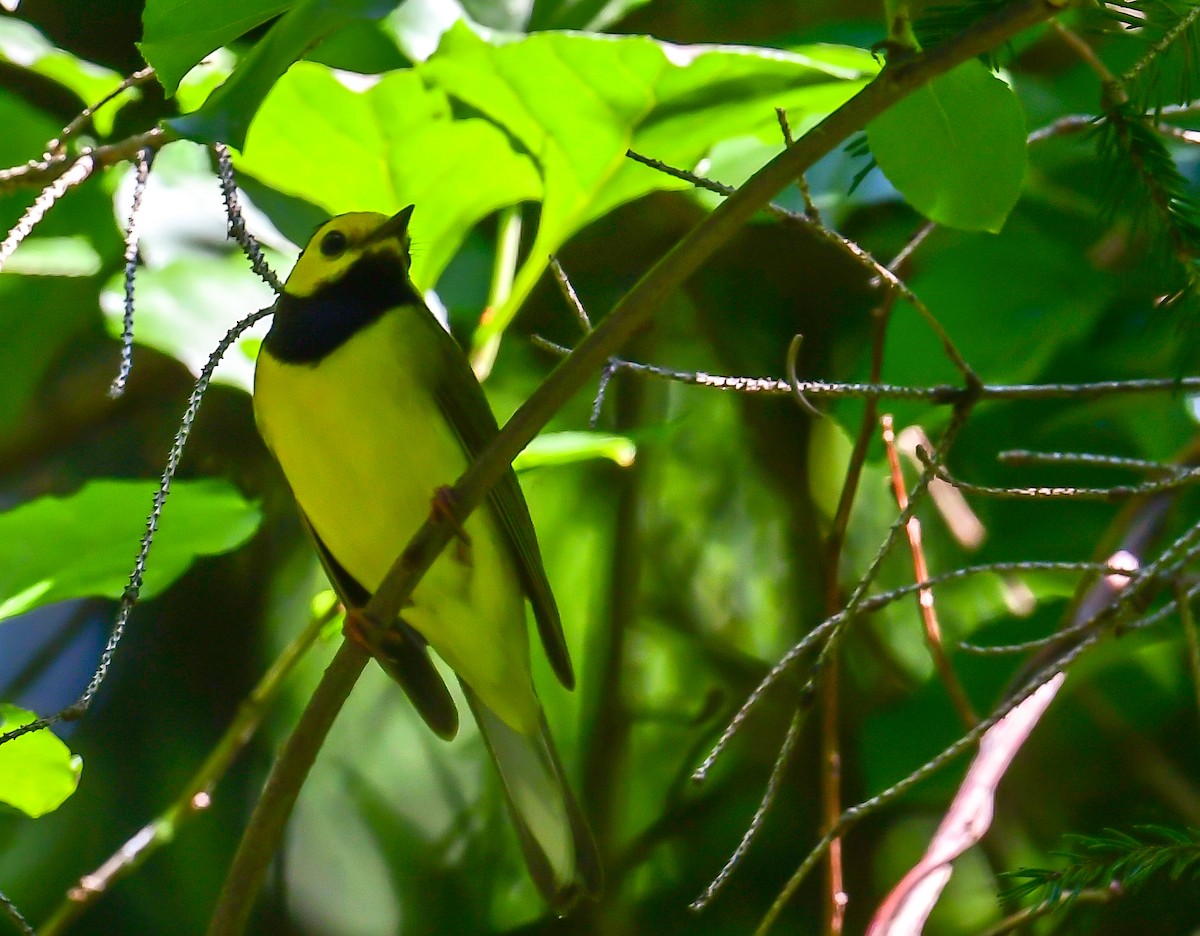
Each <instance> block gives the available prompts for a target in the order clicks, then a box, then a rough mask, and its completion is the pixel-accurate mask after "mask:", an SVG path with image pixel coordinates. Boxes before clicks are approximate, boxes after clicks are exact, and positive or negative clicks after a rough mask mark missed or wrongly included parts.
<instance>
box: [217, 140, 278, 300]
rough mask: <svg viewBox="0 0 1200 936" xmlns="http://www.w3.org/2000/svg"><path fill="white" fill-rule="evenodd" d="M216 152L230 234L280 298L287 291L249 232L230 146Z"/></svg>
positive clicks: (219, 147)
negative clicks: (240, 199)
mask: <svg viewBox="0 0 1200 936" xmlns="http://www.w3.org/2000/svg"><path fill="white" fill-rule="evenodd" d="M213 150H214V151H215V152H216V154H217V176H218V178H219V179H220V180H221V194H222V196H223V197H224V198H225V217H226V219H227V221H228V225H229V227H228V235H229V237H230V238H231V239H232V240H234V241H236V242H237V244H238V245H239V246H240V247H241V248H242V251H243V252H244V253H245V254H246V257H247V259H249V261H250V269H252V270H253V271H254V273H255V275H256V276H258V278H259V279H261V280H262V281H263V282H264V283H266V284H267V285H268V286H270V287H271V288H272V289H273V290H275V294H276V295H279V294H280V293H282V292H283V283H282V282H280V280H279V277H278V276H276V275H275V271H274V270H272V269H271V265H270V264H269V263H267V260H266V258H265V257H264V256H263V254H262V248H261V247H259V245H258V241H257V240H256V239H255V237H254V235H253V234H251V233H250V232H249V231H247V230H246V218H245V216H244V215H243V214H242V206H241V203H240V202H239V201H238V190H237V180H236V179H234V177H233V160H232V159H230V156H229V147H228V146H226V145H225V144H224V143H215V144H213Z"/></svg>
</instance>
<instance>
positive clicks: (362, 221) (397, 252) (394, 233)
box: [285, 205, 413, 298]
mask: <svg viewBox="0 0 1200 936" xmlns="http://www.w3.org/2000/svg"><path fill="white" fill-rule="evenodd" d="M412 210H413V209H412V205H409V206H408V207H407V208H405V209H403V210H402V211H400V212H398V213H397V214H394V215H392V217H390V218H389V217H388V216H387V215H383V214H379V213H378V212H374V211H358V212H354V213H352V214H344V215H339V216H338V217H336V218H334V219H332V220H331V221H326V222H325V223H324V224H322V225H321V226H320V227H319V228H317V230H316V233H315V234H313V236H312V239H311V240H310V241H309V242H308V246H306V247H305V248H304V250H302V251H301V252H300V257H299V259H297V260H296V265H295V266H294V267H293V268H292V272H291V274H290V275H289V276H288V280H287V285H286V287H285V291H286V292H287V293H288V294H289V295H291V296H295V297H297V298H303V297H306V296H311V295H313V294H315V293H317V292H319V291H320V290H321V288H322V287H323V286H326V285H328V284H331V283H336V282H338V281H340V280H341V279H342V277H344V276H345V275H346V273H347V272H348V271H349V270H350V268H351V267H353V266H354V265H355V264H356V263H358V261H359V260H361V259H362V258H363V257H364V256H365V255H367V254H384V255H386V257H387V259H388V260H389V262H391V263H397V264H399V265H400V266H401V267H402V269H403V273H404V275H405V276H407V275H408V266H409V253H408V248H409V237H408V220H409V218H410V217H411V216H412Z"/></svg>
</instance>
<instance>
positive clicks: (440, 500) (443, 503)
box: [429, 484, 471, 566]
mask: <svg viewBox="0 0 1200 936" xmlns="http://www.w3.org/2000/svg"><path fill="white" fill-rule="evenodd" d="M456 506H457V504H456V503H455V498H454V489H453V488H452V487H450V486H449V485H447V484H443V485H442V486H441V487H440V488H438V489H437V490H436V491H434V492H433V500H432V501H431V502H430V505H429V510H430V514H431V515H432V516H433V519H434V520H436V521H437V522H439V523H441V522H443V521H446V520H448V521H450V523H452V524H453V525H454V537H455V539H456V540H457V543H456V545H455V550H454V557H455V558H456V559H457V560H458V561H459V562H461V563H462V564H463V565H466V566H470V565H471V536H470V534H469V533H467V531H466V529H465V528H464V527H463V525H462V524H461V523H459V522H458V516H457V515H458V512H457V510H455V508H456Z"/></svg>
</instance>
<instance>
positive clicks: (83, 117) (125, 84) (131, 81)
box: [46, 66, 154, 159]
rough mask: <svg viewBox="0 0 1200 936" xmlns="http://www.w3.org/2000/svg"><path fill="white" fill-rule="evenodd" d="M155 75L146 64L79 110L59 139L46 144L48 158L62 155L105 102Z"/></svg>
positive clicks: (64, 128)
mask: <svg viewBox="0 0 1200 936" xmlns="http://www.w3.org/2000/svg"><path fill="white" fill-rule="evenodd" d="M153 77H154V69H153V68H151V67H149V66H146V67H145V68H142V69H139V70H138V71H135V72H134V73H133V74H132V75H129V76H128V77H126V78H125V79H124V80H123V81H122V82H121V83H120V84H119V85H117V86H116V87H115V88H114V89H113V90H112V91H110V92H109V93H108V94H106V95H104V97H102V98H101V99H100V100H99V101H97V102H96V103H95V104H89V105H88V106H87V107H85V108H84V109H83V110H82V111H80V112H79V114H78V115H77V116H76V117H75V119H74V120H72V121H71V122H70V123H69V124H67V125H66V126H65V127H63V129H62V133H60V134H59V135H58V139H56V140H51V141H50V142H49V143H48V144H47V145H46V158H47V159H49V158H51V157H54V156H58V155H61V154H62V150H63V146H64V145H65V144H66V142H67V139H68V138H69V137H72V136H74V135H75V134H76V133H78V132H79V131H80V130H81V129H83V126H84V124H86V123H87V122H88V121H89V120H91V118H92V115H93V114H95V113H96V111H98V110H100V108H102V107H103V106H104V105H105V104H107V103H108V102H109V101H113V100H115V99H116V98H117V97H118V96H120V95H121V94H124V93H125V92H126V91H128V90H129V89H130V88H133V87H136V86H137V85H140V84H145V83H146V82H147V81H149V80H150V79H151V78H153Z"/></svg>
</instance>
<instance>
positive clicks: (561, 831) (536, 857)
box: [254, 206, 600, 915]
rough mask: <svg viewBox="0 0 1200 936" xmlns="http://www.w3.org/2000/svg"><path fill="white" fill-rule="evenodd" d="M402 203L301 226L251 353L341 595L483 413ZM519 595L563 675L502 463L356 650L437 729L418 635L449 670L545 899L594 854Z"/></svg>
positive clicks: (360, 597) (411, 522)
mask: <svg viewBox="0 0 1200 936" xmlns="http://www.w3.org/2000/svg"><path fill="white" fill-rule="evenodd" d="M411 214H412V206H409V207H408V208H405V209H404V210H403V211H401V212H399V213H398V214H396V215H395V216H393V217H391V218H388V217H385V216H384V215H381V214H374V213H365V212H363V213H354V214H345V215H341V216H339V217H336V218H333V219H332V220H330V221H327V222H326V223H325V224H323V225H321V226H320V227H319V228H318V229H317V231H316V233H315V234H314V235H313V236H312V239H311V240H310V241H309V242H308V244H307V246H306V247H305V248H304V250H303V251H302V252H301V254H300V257H299V259H298V260H297V261H296V265H295V267H294V268H293V270H292V272H291V274H290V275H289V277H288V279H287V283H286V286H285V287H284V291H283V293H282V294H281V295H280V296H279V299H278V301H277V302H276V305H275V312H274V317H273V320H272V325H271V329H270V332H269V333H268V334H267V337H266V338H265V339H264V341H263V344H262V348H261V351H260V353H259V357H258V363H257V367H256V371H255V380H254V414H255V420H256V422H257V424H258V428H259V432H260V433H261V435H262V437H263V439H264V440H265V441H266V443H267V446H268V448H269V449H270V450H271V452H272V454H273V455H274V456H275V458H276V459H277V460H278V462H279V464H280V466H281V467H282V469H283V473H284V475H285V476H286V478H287V480H288V483H289V484H290V486H291V489H292V493H293V494H294V496H295V499H296V501H297V503H298V505H299V508H300V512H301V515H302V517H303V520H304V523H305V525H306V527H307V528H308V531H309V533H310V534H311V537H312V541H313V543H314V545H315V548H316V551H317V553H318V554H319V556H320V559H321V562H322V564H323V566H324V568H325V571H326V573H327V574H328V576H329V578H330V580H331V581H332V583H333V585H334V587H335V589H336V590H337V591H338V593H339V595H340V597H341V599H342V601H343V603H344V604H345V605H346V606H347V608H357V607H362V606H363V605H364V604H365V603H366V601H367V599H368V598H369V596H370V594H371V593H372V592H373V591H374V590H375V589H376V588H377V587H378V586H379V584H380V582H381V581H382V580H383V577H384V575H385V574H386V572H387V570H388V568H389V567H390V566H391V564H392V562H393V560H394V559H395V558H396V556H397V555H398V554H399V552H400V550H401V549H402V548H403V547H404V545H405V544H406V543H407V542H408V541H409V539H410V538H411V537H412V535H413V534H414V533H415V532H416V531H417V529H418V528H419V527H420V526H421V525H422V523H424V521H425V520H426V519H427V518H428V516H429V512H430V509H431V506H430V505H431V498H432V497H434V496H435V492H437V491H439V490H440V489H441V488H442V486H444V485H447V484H450V483H452V482H453V481H454V479H456V478H457V477H458V476H459V475H460V474H462V472H463V471H464V470H465V469H466V467H467V464H468V462H469V460H470V459H471V458H472V457H474V456H475V454H476V453H477V452H478V451H479V450H480V449H482V447H483V446H484V445H485V444H486V443H487V442H489V441H490V440H491V438H492V437H493V436H495V434H496V433H497V431H498V429H497V425H496V420H495V417H494V416H493V415H492V411H491V409H490V408H489V406H488V403H487V400H486V398H485V397H484V394H483V390H482V388H481V387H480V386H479V383H478V381H477V380H476V379H475V375H474V374H473V373H472V371H471V367H470V365H469V363H468V361H467V359H466V356H465V355H464V354H463V352H462V350H461V349H460V348H459V346H458V344H457V343H456V342H455V340H454V339H453V338H452V337H451V336H450V335H449V334H448V333H447V332H446V330H445V329H443V328H442V326H441V324H440V323H439V322H438V321H437V319H436V318H435V317H434V316H433V314H432V313H431V312H430V311H429V309H428V308H427V307H426V305H425V303H424V301H423V300H422V298H421V295H420V293H419V292H418V291H417V290H416V288H415V287H414V286H413V284H412V281H411V280H410V278H409V237H408V223H409V218H410V216H411ZM526 599H528V600H529V602H530V603H531V604H532V606H533V613H534V618H535V620H536V621H537V628H538V632H539V634H540V635H541V641H542V644H543V646H544V647H545V650H546V653H547V655H548V657H549V659H550V662H551V664H552V667H553V669H554V672H555V673H556V674H557V676H558V678H559V680H560V681H561V682H562V683H563V685H565V686H566V687H568V688H571V687H572V686H573V684H574V675H573V673H572V669H571V662H570V659H569V657H568V654H567V645H566V641H565V639H564V636H563V631H562V624H561V621H560V619H559V614H558V609H557V606H556V605H555V602H554V596H553V595H552V594H551V591H550V585H549V583H548V582H547V580H546V573H545V570H544V568H543V566H542V558H541V554H540V552H539V550H538V544H537V539H536V536H535V534H534V528H533V522H532V521H531V519H530V516H529V510H528V507H527V506H526V504H525V499H524V496H523V495H522V493H521V489H520V487H519V485H518V483H517V478H516V475H515V474H513V472H512V471H511V470H510V471H509V472H508V473H507V474H506V475H505V476H504V478H503V480H501V481H500V482H499V484H497V485H496V487H495V488H494V489H493V490H492V492H491V494H490V495H489V496H488V498H487V500H486V501H485V502H484V503H483V504H482V505H481V506H480V507H479V509H477V510H476V511H475V512H474V513H473V514H472V515H471V516H470V517H469V518H468V519H467V520H466V522H465V524H464V525H463V529H462V531H461V532H460V534H459V537H458V540H457V541H456V542H451V544H450V545H449V546H448V547H447V548H446V549H445V550H444V551H443V553H442V554H441V556H439V558H438V559H437V560H436V561H435V562H434V564H433V566H432V567H431V568H430V569H429V571H428V573H427V574H426V575H425V577H424V578H423V579H422V581H421V582H420V584H419V585H418V586H417V588H416V590H415V591H414V592H413V595H412V598H411V600H410V604H409V605H408V606H407V607H406V608H405V609H404V611H403V612H402V615H401V619H400V620H398V621H397V622H395V624H394V626H393V627H392V628H390V629H389V630H388V631H387V633H386V635H385V636H384V637H383V638H382V641H381V643H379V644H377V645H376V646H374V647H373V652H374V654H375V657H376V659H377V660H378V662H379V663H380V664H381V665H382V666H383V668H384V669H385V670H386V671H387V672H388V674H389V675H391V676H392V678H394V679H395V680H396V681H397V682H398V683H399V684H400V685H401V686H402V687H403V689H404V691H405V692H406V693H407V695H408V697H409V698H410V699H411V700H412V702H413V705H414V706H415V707H416V709H417V711H418V712H419V713H420V714H421V716H422V718H424V720H425V721H426V722H427V723H428V725H429V727H430V728H432V729H433V731H435V732H436V733H437V734H438V735H440V736H441V737H443V738H447V739H449V738H452V737H453V736H454V734H455V733H456V731H457V729H458V713H457V710H456V708H455V704H454V701H453V698H452V697H451V695H450V693H449V691H448V690H447V688H446V686H445V683H444V682H443V681H442V678H441V675H440V674H439V672H438V670H437V669H436V668H435V667H434V665H433V663H432V661H431V660H430V658H429V653H428V647H430V646H432V647H433V649H434V650H436V651H437V653H438V655H439V656H440V657H441V658H442V659H443V660H444V661H445V662H446V663H447V664H449V666H450V667H451V668H452V669H453V670H454V672H455V673H456V674H457V676H458V678H459V681H460V683H461V684H462V689H463V692H464V694H465V697H466V699H467V702H468V704H469V706H470V708H471V710H472V712H473V714H474V716H475V720H476V721H477V723H478V724H479V729H480V732H481V733H482V735H483V737H484V740H485V741H486V743H487V748H488V750H489V751H490V753H491V756H492V758H493V760H494V761H495V763H496V766H497V768H498V770H499V774H500V779H501V781H502V784H503V787H504V790H505V793H506V795H507V800H508V805H509V809H510V813H511V815H512V818H513V820H514V824H515V826H516V830H517V835H518V838H519V840H520V845H521V849H522V852H523V853H524V856H525V860H526V864H527V865H528V867H529V871H530V874H531V876H532V878H533V880H534V882H535V883H536V885H537V887H538V889H539V890H540V891H541V893H542V895H543V896H544V897H545V899H546V900H547V902H548V903H549V904H550V906H551V907H552V908H553V909H554V910H555V912H557V913H558V914H560V915H562V914H565V913H566V912H567V911H568V910H569V909H570V907H571V906H572V905H573V904H574V902H575V901H576V900H577V899H578V898H579V897H581V896H583V895H594V894H595V893H596V892H597V891H598V889H599V886H600V863H599V858H598V855H597V852H596V847H595V844H594V843H593V840H592V837H591V833H590V832H589V831H588V827H587V823H586V822H585V820H584V818H583V815H582V813H581V812H580V810H579V808H578V806H577V805H576V803H575V800H574V798H573V796H572V795H571V791H570V789H569V787H568V785H567V782H566V779H565V777H564V775H563V770H562V766H561V764H560V763H559V759H558V755H557V754H556V753H555V749H554V745H553V742H552V741H551V738H550V734H549V732H548V730H547V726H546V719H545V715H544V714H543V712H542V707H541V704H540V703H539V701H538V698H537V695H536V694H535V692H534V686H533V679H532V674H531V670H530V657H529V652H530V651H529V636H528V631H527V626H526V621H525V601H526Z"/></svg>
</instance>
